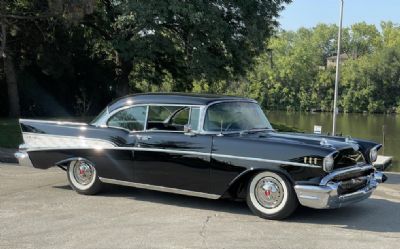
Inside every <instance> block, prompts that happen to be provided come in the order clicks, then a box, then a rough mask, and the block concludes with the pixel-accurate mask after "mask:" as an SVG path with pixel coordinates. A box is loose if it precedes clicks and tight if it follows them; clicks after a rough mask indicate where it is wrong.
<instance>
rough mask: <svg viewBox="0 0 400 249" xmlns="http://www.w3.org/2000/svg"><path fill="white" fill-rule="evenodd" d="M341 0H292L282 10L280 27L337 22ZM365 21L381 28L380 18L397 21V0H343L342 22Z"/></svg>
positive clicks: (399, 20) (399, 16)
mask: <svg viewBox="0 0 400 249" xmlns="http://www.w3.org/2000/svg"><path fill="white" fill-rule="evenodd" d="M339 11H340V0H293V2H292V3H291V4H289V5H288V6H286V9H285V10H283V11H282V12H281V16H280V18H279V19H278V21H279V22H280V27H281V28H282V29H285V30H292V31H295V30H297V29H298V28H301V27H306V28H311V27H314V26H316V25H317V24H318V23H328V24H332V23H334V24H338V23H339V14H340V12H339ZM363 21H365V22H366V23H368V24H375V25H376V26H377V27H378V28H379V29H380V22H381V21H392V22H394V23H397V24H400V0H344V9H343V26H345V27H349V26H350V25H352V24H354V23H357V22H363Z"/></svg>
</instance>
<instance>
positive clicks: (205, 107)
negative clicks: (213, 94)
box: [95, 99, 258, 135]
mask: <svg viewBox="0 0 400 249" xmlns="http://www.w3.org/2000/svg"><path fill="white" fill-rule="evenodd" d="M233 102H244V103H254V104H258V102H257V101H255V100H252V99H238V100H217V101H213V102H211V103H209V104H207V105H191V104H160V103H147V104H132V105H127V106H123V107H120V108H118V109H115V110H113V111H112V112H111V113H110V112H108V107H107V113H106V114H105V116H104V118H101V119H100V120H99V122H98V123H96V124H95V125H96V126H100V127H102V126H105V127H108V126H107V125H106V123H107V121H108V119H109V118H110V117H111V116H113V115H114V114H115V113H116V112H119V111H122V110H124V109H127V108H130V107H135V106H182V107H198V108H200V116H199V128H198V130H197V131H194V133H196V134H203V135H218V134H219V132H214V131H206V130H204V122H205V115H206V112H207V110H208V108H209V107H210V106H212V105H215V104H220V103H233ZM146 124H147V121H146ZM113 128H117V127H113ZM145 128H146V127H145ZM122 129H124V128H122ZM124 130H125V131H128V132H131V133H135V132H147V131H150V130H146V129H144V130H141V131H129V130H127V129H124ZM157 132H171V131H161V130H158V131H157ZM178 132H179V133H181V132H182V131H178ZM235 133H238V132H237V131H233V132H225V134H235Z"/></svg>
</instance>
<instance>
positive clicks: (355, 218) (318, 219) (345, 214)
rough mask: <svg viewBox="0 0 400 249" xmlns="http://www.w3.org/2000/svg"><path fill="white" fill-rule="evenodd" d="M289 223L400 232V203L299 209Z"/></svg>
mask: <svg viewBox="0 0 400 249" xmlns="http://www.w3.org/2000/svg"><path fill="white" fill-rule="evenodd" d="M287 221H288V222H296V223H315V224H323V225H333V226H339V227H342V228H345V229H353V230H362V231H372V232H400V203H398V202H392V201H389V200H383V199H373V198H370V199H367V200H365V201H362V202H359V203H356V204H353V205H350V206H347V207H342V208H339V209H311V208H306V207H299V208H298V209H297V211H296V212H295V213H294V214H293V215H292V216H291V217H290V218H289V219H288V220H287Z"/></svg>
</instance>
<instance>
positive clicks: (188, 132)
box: [183, 125, 196, 136]
mask: <svg viewBox="0 0 400 249" xmlns="http://www.w3.org/2000/svg"><path fill="white" fill-rule="evenodd" d="M183 132H184V133H185V135H188V136H194V135H196V134H195V133H194V132H193V130H192V127H191V126H190V125H184V126H183Z"/></svg>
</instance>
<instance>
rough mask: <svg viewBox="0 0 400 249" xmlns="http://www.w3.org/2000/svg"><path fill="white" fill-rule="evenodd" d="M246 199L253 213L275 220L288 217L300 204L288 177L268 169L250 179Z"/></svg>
mask: <svg viewBox="0 0 400 249" xmlns="http://www.w3.org/2000/svg"><path fill="white" fill-rule="evenodd" d="M246 201H247V205H248V206H249V208H250V209H251V211H252V212H253V213H255V214H256V215H258V216H259V217H261V218H265V219H273V220H279V219H284V218H286V217H288V216H289V215H291V214H292V213H293V212H294V210H295V209H296V208H297V206H298V200H297V197H296V193H295V191H294V189H293V187H292V185H291V184H290V182H289V181H288V180H287V179H286V177H285V176H283V175H281V174H278V173H273V172H268V171H264V172H260V173H258V174H256V175H255V176H253V178H252V179H251V180H250V182H249V184H248V189H247V198H246Z"/></svg>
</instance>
